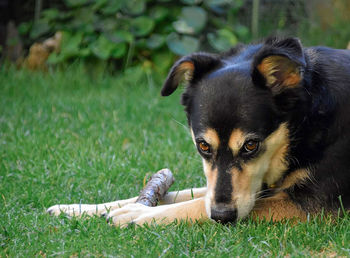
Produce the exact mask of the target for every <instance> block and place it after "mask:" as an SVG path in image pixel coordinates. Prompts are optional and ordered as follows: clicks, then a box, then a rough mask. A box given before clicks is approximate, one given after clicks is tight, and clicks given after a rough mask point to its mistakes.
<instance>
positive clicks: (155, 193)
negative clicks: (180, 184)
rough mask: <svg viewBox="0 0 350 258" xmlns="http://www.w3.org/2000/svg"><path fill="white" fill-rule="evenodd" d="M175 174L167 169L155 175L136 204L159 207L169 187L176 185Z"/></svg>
mask: <svg viewBox="0 0 350 258" xmlns="http://www.w3.org/2000/svg"><path fill="white" fill-rule="evenodd" d="M174 181H175V180H174V176H173V173H171V171H170V170H169V169H167V168H164V169H162V170H159V171H158V172H157V173H155V174H154V175H153V176H152V177H151V179H150V180H149V181H148V183H147V184H146V186H145V188H143V190H142V191H141V193H140V195H139V197H138V198H137V200H136V203H140V204H143V205H146V206H150V207H154V206H157V204H158V201H159V200H161V199H163V197H164V195H165V194H166V192H167V191H168V189H169V187H170V186H171V185H172V184H173V183H174Z"/></svg>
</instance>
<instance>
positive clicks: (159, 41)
mask: <svg viewBox="0 0 350 258" xmlns="http://www.w3.org/2000/svg"><path fill="white" fill-rule="evenodd" d="M243 2H244V1H243V0H236V1H228V0H181V1H178V0H64V5H62V6H60V7H56V8H50V9H45V10H43V11H42V13H41V18H40V20H39V21H37V22H34V21H30V22H27V23H23V24H21V25H20V28H19V30H20V32H21V33H22V35H28V36H29V38H30V40H32V41H37V40H40V39H41V38H45V37H48V36H51V35H52V34H54V33H55V32H56V31H62V32H63V38H62V44H61V51H60V52H59V53H54V54H52V55H50V57H49V60H48V62H49V63H50V64H60V63H65V62H67V61H70V60H75V59H76V58H80V59H83V60H87V61H93V60H96V59H98V60H103V61H109V62H114V63H116V64H117V65H118V66H119V67H120V68H126V67H129V66H133V65H135V64H141V65H142V66H143V67H144V68H145V69H146V70H147V69H158V70H159V71H157V72H163V71H166V70H167V69H168V68H169V66H170V65H171V63H172V62H173V60H174V57H175V56H176V55H186V54H189V53H192V52H194V51H199V50H211V51H224V50H228V49H229V48H230V47H232V46H234V45H235V44H236V43H237V42H238V41H239V40H240V41H242V40H246V39H247V38H248V37H249V30H248V28H247V27H245V26H243V25H241V24H239V23H238V21H237V18H236V16H237V12H238V11H239V9H240V8H241V6H242V5H243ZM169 50H170V51H169Z"/></svg>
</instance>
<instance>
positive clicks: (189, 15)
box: [173, 6, 207, 34]
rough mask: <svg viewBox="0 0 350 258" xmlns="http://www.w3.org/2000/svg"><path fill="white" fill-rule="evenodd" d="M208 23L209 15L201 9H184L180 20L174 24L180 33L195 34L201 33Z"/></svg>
mask: <svg viewBox="0 0 350 258" xmlns="http://www.w3.org/2000/svg"><path fill="white" fill-rule="evenodd" d="M206 23H207V13H206V11H205V10H204V9H203V8H201V7H196V6H194V7H184V8H182V12H181V15H180V19H179V20H178V21H176V22H174V23H173V26H174V28H175V30H176V31H177V32H179V33H186V34H194V33H198V32H200V31H201V30H202V29H203V28H204V26H205V25H206Z"/></svg>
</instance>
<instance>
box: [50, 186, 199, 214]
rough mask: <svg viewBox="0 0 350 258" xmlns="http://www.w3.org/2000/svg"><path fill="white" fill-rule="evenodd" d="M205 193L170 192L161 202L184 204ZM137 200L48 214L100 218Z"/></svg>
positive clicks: (60, 208)
mask: <svg viewBox="0 0 350 258" xmlns="http://www.w3.org/2000/svg"><path fill="white" fill-rule="evenodd" d="M205 193H206V187H203V188H193V189H186V190H182V191H174V192H169V193H167V194H166V195H165V196H164V198H163V200H160V204H171V203H178V202H184V201H188V200H191V199H196V198H199V197H202V196H204V195H205ZM136 200H137V197H133V198H130V199H126V200H120V201H115V202H108V203H102V204H58V205H54V206H52V207H50V208H48V209H47V212H48V213H50V214H52V215H59V214H61V213H65V214H67V215H70V216H81V215H83V214H86V215H89V216H91V215H98V216H99V215H102V214H105V213H106V212H110V211H113V210H115V209H119V208H122V207H124V206H125V205H127V204H130V203H135V202H136Z"/></svg>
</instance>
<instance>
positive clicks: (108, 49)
mask: <svg viewBox="0 0 350 258" xmlns="http://www.w3.org/2000/svg"><path fill="white" fill-rule="evenodd" d="M113 49H114V44H113V43H112V42H111V41H109V40H108V39H107V38H106V37H105V36H104V35H101V36H100V37H99V38H98V39H97V41H96V42H94V43H93V44H92V46H91V51H92V53H93V54H94V55H95V56H97V57H98V58H100V59H102V60H107V59H108V58H109V57H110V56H111V53H112V51H113Z"/></svg>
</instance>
